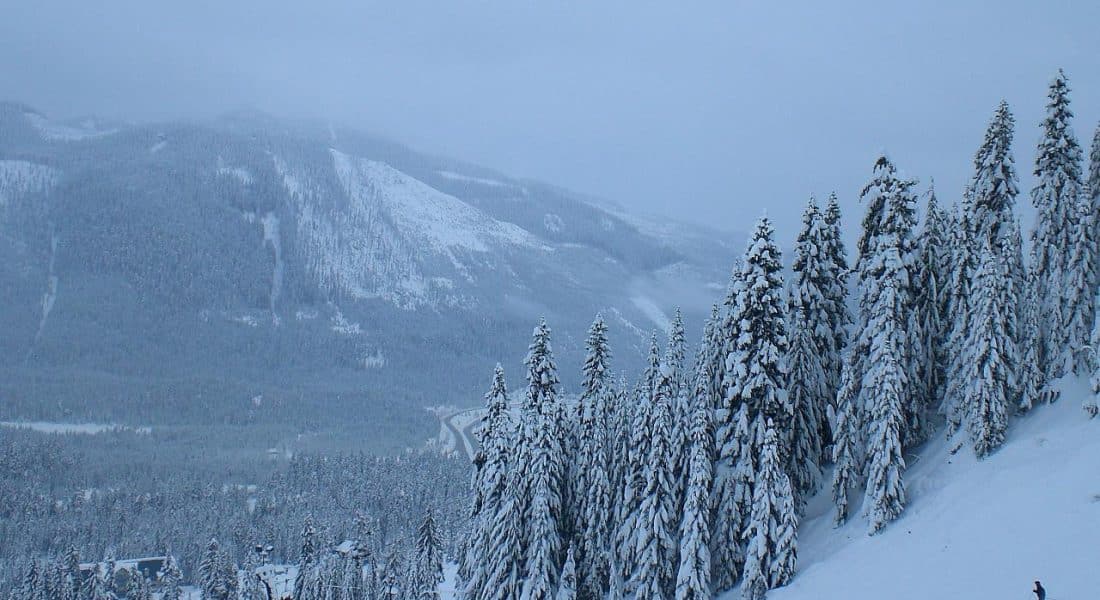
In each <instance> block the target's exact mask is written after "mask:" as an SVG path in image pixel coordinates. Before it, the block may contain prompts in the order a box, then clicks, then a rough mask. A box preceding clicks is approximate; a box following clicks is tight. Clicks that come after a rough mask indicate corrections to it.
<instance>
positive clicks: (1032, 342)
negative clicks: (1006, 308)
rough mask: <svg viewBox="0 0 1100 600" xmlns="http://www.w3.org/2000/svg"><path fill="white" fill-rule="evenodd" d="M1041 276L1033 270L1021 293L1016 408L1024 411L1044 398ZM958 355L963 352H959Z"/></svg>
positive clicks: (1017, 342) (1044, 374) (1017, 343)
mask: <svg viewBox="0 0 1100 600" xmlns="http://www.w3.org/2000/svg"><path fill="white" fill-rule="evenodd" d="M1039 282H1040V279H1039V277H1038V276H1037V275H1036V274H1035V272H1034V271H1032V272H1029V273H1028V274H1027V277H1026V279H1025V280H1024V287H1023V290H1022V293H1023V295H1022V296H1021V297H1020V310H1019V315H1020V328H1019V330H1020V333H1019V337H1018V339H1017V341H1016V350H1017V353H1018V355H1019V359H1020V368H1019V376H1018V379H1017V388H1018V392H1017V393H1018V396H1019V403H1018V405H1017V410H1019V411H1020V412H1027V411H1029V410H1031V409H1032V408H1034V407H1035V406H1036V405H1038V404H1041V403H1044V402H1046V401H1047V400H1046V398H1045V395H1046V394H1048V393H1049V392H1048V390H1047V388H1046V373H1045V372H1044V371H1043V368H1042V351H1043V350H1042V345H1043V339H1042V330H1041V326H1040V321H1039V320H1040V318H1041V316H1042V310H1041V308H1040V304H1041V303H1042V300H1041V298H1040V296H1041V294H1042V292H1041V291H1040V290H1039V288H1038V286H1039ZM960 355H963V357H964V358H965V355H964V353H961V352H960Z"/></svg>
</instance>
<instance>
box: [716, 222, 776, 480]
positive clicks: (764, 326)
mask: <svg viewBox="0 0 1100 600" xmlns="http://www.w3.org/2000/svg"><path fill="white" fill-rule="evenodd" d="M774 236H775V230H774V229H773V228H772V224H771V221H769V220H768V219H767V217H764V218H762V219H760V220H759V221H758V222H757V224H756V228H755V230H754V232H753V235H752V239H751V240H750V241H749V247H748V249H747V250H746V251H745V261H744V267H743V273H742V275H741V280H742V282H743V286H741V290H740V293H739V294H738V297H737V303H736V305H735V306H734V309H733V312H732V316H731V318H732V319H733V320H735V321H737V322H738V323H740V332H739V335H738V336H737V337H736V338H735V339H734V341H733V345H732V347H731V348H727V354H726V362H727V363H732V365H731V366H732V368H729V367H727V370H728V371H729V372H730V373H731V376H735V377H736V379H735V380H733V381H730V383H729V385H728V386H727V387H726V400H725V402H726V407H727V408H728V409H735V408H736V407H737V406H738V405H739V404H741V403H745V404H748V406H749V417H750V418H755V417H756V415H758V414H763V415H764V416H765V417H767V418H771V419H773V420H774V421H775V422H776V426H777V427H779V428H780V429H781V430H786V429H787V427H788V425H789V423H790V420H791V415H792V411H791V406H790V404H789V402H788V400H787V397H786V396H787V394H786V389H787V369H786V364H785V357H786V355H787V351H788V349H789V347H788V340H787V322H786V304H787V303H786V298H785V293H784V287H783V264H782V256H781V254H780V251H779V247H778V246H777V245H776V244H775V239H774ZM786 443H788V441H787V440H782V443H781V447H780V455H781V456H783V457H784V459H785V458H786V456H787V448H785V447H784V445H785V444H786ZM754 454H755V452H754Z"/></svg>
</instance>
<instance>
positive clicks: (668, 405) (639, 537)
mask: <svg viewBox="0 0 1100 600" xmlns="http://www.w3.org/2000/svg"><path fill="white" fill-rule="evenodd" d="M673 376H674V374H673V372H672V368H670V367H668V366H664V368H663V370H662V373H661V374H660V376H659V377H658V381H657V386H656V388H655V390H654V394H653V400H652V402H651V405H650V411H649V418H648V419H647V420H646V450H647V452H646V455H645V463H644V467H643V471H642V481H643V487H642V495H641V502H640V503H639V505H638V510H637V517H636V518H635V520H634V523H635V527H636V529H635V531H634V539H633V543H634V546H635V549H634V556H635V557H636V559H635V560H636V562H635V565H634V569H633V571H632V573H631V585H630V589H631V590H632V591H633V592H634V597H635V598H637V599H639V600H654V599H661V598H666V597H668V596H669V595H670V594H669V592H670V590H671V589H672V587H673V585H674V584H675V580H674V579H673V578H674V576H675V573H674V572H673V564H674V562H673V561H674V553H675V550H676V543H675V538H674V532H675V528H676V521H675V512H676V505H675V500H676V499H675V496H674V490H675V482H674V477H673V469H674V465H673V464H672V458H673V457H672V448H671V444H670V441H671V437H672V394H673V387H674V384H673V381H672V377H673Z"/></svg>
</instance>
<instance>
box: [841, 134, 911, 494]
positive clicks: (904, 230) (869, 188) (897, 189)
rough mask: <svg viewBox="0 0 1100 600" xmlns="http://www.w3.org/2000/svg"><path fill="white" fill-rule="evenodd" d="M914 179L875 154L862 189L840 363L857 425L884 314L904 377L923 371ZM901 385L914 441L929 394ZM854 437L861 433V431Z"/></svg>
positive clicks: (906, 432) (906, 431)
mask: <svg viewBox="0 0 1100 600" xmlns="http://www.w3.org/2000/svg"><path fill="white" fill-rule="evenodd" d="M913 184H914V182H913V181H910V180H905V179H901V178H899V177H898V175H897V170H896V168H895V167H894V165H893V163H891V162H890V160H889V159H888V158H886V157H885V156H880V157H879V158H878V160H877V161H876V162H875V167H874V172H873V176H872V179H871V182H870V183H868V184H867V185H866V186H865V187H864V189H863V192H862V194H861V198H862V200H863V201H864V203H865V204H867V214H866V215H865V216H864V218H863V231H862V233H861V235H860V239H859V258H858V261H857V265H856V266H857V271H858V275H859V321H858V324H857V326H856V328H855V331H854V333H855V337H854V340H853V343H852V347H851V349H850V352H849V353H848V355H847V364H846V365H845V369H848V370H850V371H851V372H850V373H849V374H848V375H847V377H848V379H847V381H848V384H849V385H850V386H853V389H851V390H850V391H851V392H852V393H854V394H855V396H854V397H855V402H854V406H852V407H851V410H852V413H851V414H852V415H854V416H855V418H854V419H849V421H848V423H847V425H852V426H854V425H858V426H859V427H860V429H861V430H865V429H866V428H867V427H868V426H869V423H868V422H867V420H866V419H865V418H864V416H865V412H866V411H867V410H868V409H869V407H870V406H871V404H872V402H873V401H874V394H873V393H872V392H871V391H870V390H869V389H867V386H866V384H865V382H866V381H867V378H868V372H869V370H870V369H871V368H873V367H874V366H875V365H874V362H873V361H871V356H872V353H873V351H872V346H874V344H875V343H876V340H877V338H878V337H879V336H880V335H882V332H883V331H885V330H884V329H883V327H882V325H883V321H884V320H888V319H889V320H892V321H893V322H892V323H891V327H890V329H889V331H890V335H893V336H895V337H894V339H893V340H892V342H893V343H892V345H891V348H892V349H893V351H894V352H896V353H897V354H896V356H895V359H896V362H897V365H898V367H899V368H900V369H901V370H902V374H903V376H904V377H905V380H906V381H913V380H914V379H915V378H916V377H919V373H920V372H921V371H922V367H921V365H920V362H919V360H916V359H914V355H918V350H919V348H920V346H921V339H922V335H921V328H920V323H919V319H918V318H917V316H916V312H915V310H914V309H915V304H914V300H913V293H912V284H913V281H914V279H915V278H914V277H913V275H914V274H913V267H914V263H915V261H916V256H915V249H914V241H913V227H914V221H915V208H914V204H915V198H914V197H913V194H912V191H911V190H912V186H913ZM887 288H890V290H892V291H891V292H890V294H889V296H885V295H884V290H886V289H887ZM917 358H919V356H917ZM900 391H901V393H902V394H903V396H902V406H903V413H904V418H905V426H903V428H902V431H901V433H902V440H903V443H905V442H907V441H908V442H909V443H919V442H920V441H922V439H923V434H924V432H925V426H924V423H925V422H926V419H927V414H926V413H927V409H928V406H927V405H928V398H927V397H925V396H924V395H923V394H922V393H921V391H920V389H919V388H918V387H916V386H902V387H901V388H900ZM838 404H839V403H838ZM859 439H861V440H862V439H866V436H865V435H864V434H863V432H862V431H861V433H860V435H859ZM860 471H862V470H861V469H860ZM834 483H835V482H834ZM834 489H836V487H835V486H834Z"/></svg>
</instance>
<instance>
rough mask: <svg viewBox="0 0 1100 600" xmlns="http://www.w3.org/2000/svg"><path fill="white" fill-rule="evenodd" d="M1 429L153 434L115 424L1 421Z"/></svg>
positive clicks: (43, 431) (148, 430) (148, 429)
mask: <svg viewBox="0 0 1100 600" xmlns="http://www.w3.org/2000/svg"><path fill="white" fill-rule="evenodd" d="M0 427H11V428H15V429H30V430H31V431H38V432H41V433H79V434H85V435H93V434H96V433H103V432H110V431H132V432H134V433H142V434H148V433H152V429H151V428H149V427H127V426H125V425H116V424H113V423H56V422H53V421H0Z"/></svg>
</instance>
